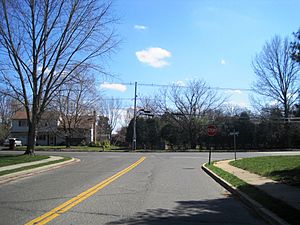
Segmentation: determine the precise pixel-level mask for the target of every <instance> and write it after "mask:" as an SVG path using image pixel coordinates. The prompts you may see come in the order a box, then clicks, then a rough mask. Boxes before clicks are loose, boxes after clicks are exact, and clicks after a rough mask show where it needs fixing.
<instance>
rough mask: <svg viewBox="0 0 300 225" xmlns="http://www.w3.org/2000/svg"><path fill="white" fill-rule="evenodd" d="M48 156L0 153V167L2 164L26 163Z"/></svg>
mask: <svg viewBox="0 0 300 225" xmlns="http://www.w3.org/2000/svg"><path fill="white" fill-rule="evenodd" d="M47 158H49V156H45V155H36V156H30V155H0V167H2V166H10V165H14V164H19V163H27V162H33V161H38V160H43V159H47Z"/></svg>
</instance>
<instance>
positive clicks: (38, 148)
mask: <svg viewBox="0 0 300 225" xmlns="http://www.w3.org/2000/svg"><path fill="white" fill-rule="evenodd" d="M26 148H27V147H26V146H20V147H17V148H16V150H17V151H25V150H26ZM34 150H35V151H62V152H63V151H66V152H68V151H76V152H80V151H82V152H99V151H116V152H122V151H126V150H124V148H121V147H117V146H111V147H110V149H103V148H102V147H99V146H98V147H91V146H71V147H70V148H66V146H35V148H34Z"/></svg>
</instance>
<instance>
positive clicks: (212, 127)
mask: <svg viewBox="0 0 300 225" xmlns="http://www.w3.org/2000/svg"><path fill="white" fill-rule="evenodd" d="M216 133H217V127H216V126H215V125H212V124H211V125H208V126H207V135H208V136H210V137H213V136H215V135H216ZM211 150H212V147H211V146H210V148H209V154H208V164H209V165H210V161H211Z"/></svg>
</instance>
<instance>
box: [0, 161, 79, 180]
mask: <svg viewBox="0 0 300 225" xmlns="http://www.w3.org/2000/svg"><path fill="white" fill-rule="evenodd" d="M60 159H63V157H60V156H50V157H49V158H48V159H44V160H39V161H34V162H28V163H19V164H15V165H11V166H3V167H0V172H2V171H9V170H13V169H18V168H22V167H27V166H33V165H39V164H43V163H48V162H52V161H57V160H60ZM76 162H80V159H76V158H71V159H69V160H66V161H63V162H59V163H53V164H49V165H44V166H40V167H36V168H33V169H25V170H21V171H19V172H13V173H9V174H6V175H2V176H0V185H1V184H3V183H7V182H11V181H14V180H17V179H20V178H24V177H28V176H32V175H34V174H38V173H42V172H46V171H49V170H53V169H57V168H60V167H63V166H66V165H70V164H73V163H76Z"/></svg>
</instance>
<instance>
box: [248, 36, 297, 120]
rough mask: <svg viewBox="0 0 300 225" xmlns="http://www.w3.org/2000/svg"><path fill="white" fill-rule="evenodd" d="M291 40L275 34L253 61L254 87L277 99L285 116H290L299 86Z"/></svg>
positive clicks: (258, 92)
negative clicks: (291, 55)
mask: <svg viewBox="0 0 300 225" xmlns="http://www.w3.org/2000/svg"><path fill="white" fill-rule="evenodd" d="M290 51H291V48H290V41H289V40H288V38H285V39H284V40H282V39H281V38H280V37H279V36H275V37H274V38H273V39H272V40H271V41H270V42H266V44H265V45H264V47H263V49H262V51H261V52H260V53H259V54H258V55H256V57H255V59H254V61H253V62H252V65H253V69H254V72H255V74H256V82H255V83H254V86H253V89H254V90H255V92H256V93H257V94H259V95H261V96H264V97H266V98H267V100H269V101H275V102H276V103H278V104H279V106H280V107H281V109H282V111H283V113H284V117H285V118H287V117H289V114H290V111H291V107H292V106H293V105H294V103H295V101H296V98H297V94H298V92H299V88H298V87H299V86H297V84H296V82H297V76H298V73H299V65H298V64H297V62H295V61H293V60H292V58H291V57H290Z"/></svg>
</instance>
